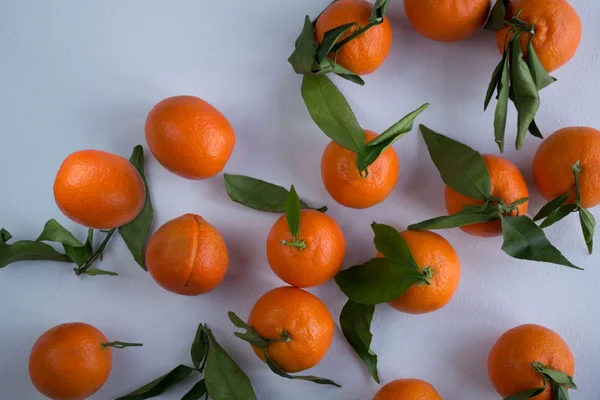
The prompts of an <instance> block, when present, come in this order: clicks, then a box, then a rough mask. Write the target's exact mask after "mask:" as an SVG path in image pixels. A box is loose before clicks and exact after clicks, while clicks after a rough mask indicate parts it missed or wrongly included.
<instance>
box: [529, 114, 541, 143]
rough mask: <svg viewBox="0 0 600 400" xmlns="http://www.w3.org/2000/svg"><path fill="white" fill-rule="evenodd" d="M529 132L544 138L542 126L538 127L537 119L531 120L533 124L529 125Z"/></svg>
mask: <svg viewBox="0 0 600 400" xmlns="http://www.w3.org/2000/svg"><path fill="white" fill-rule="evenodd" d="M529 133H531V134H532V135H533V136H535V137H536V138H538V139H543V138H544V135H542V132H541V131H540V128H538V126H537V123H536V122H535V119H534V120H533V121H531V124H530V125H529Z"/></svg>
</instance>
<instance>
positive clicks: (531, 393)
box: [504, 386, 546, 400]
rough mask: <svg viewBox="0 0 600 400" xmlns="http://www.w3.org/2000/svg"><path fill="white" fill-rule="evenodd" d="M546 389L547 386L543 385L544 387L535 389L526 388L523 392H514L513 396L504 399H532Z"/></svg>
mask: <svg viewBox="0 0 600 400" xmlns="http://www.w3.org/2000/svg"><path fill="white" fill-rule="evenodd" d="M545 390H546V386H542V387H539V388H535V389H526V390H523V391H522V392H519V393H517V394H514V395H512V396H509V397H506V398H505V399H504V400H527V399H532V398H534V397H535V396H537V395H539V394H542V393H544V391H545Z"/></svg>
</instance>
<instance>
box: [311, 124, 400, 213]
mask: <svg viewBox="0 0 600 400" xmlns="http://www.w3.org/2000/svg"><path fill="white" fill-rule="evenodd" d="M376 137H377V134H376V133H375V132H372V131H369V130H365V140H366V143H368V142H370V141H372V140H373V139H375V138H376ZM399 174H400V161H399V160H398V155H397V154H396V150H394V148H393V147H388V148H387V149H385V150H384V151H383V152H382V153H381V155H380V156H379V157H378V158H377V160H375V162H374V163H373V164H371V165H370V166H369V167H368V175H367V176H366V177H365V176H364V175H363V174H362V173H361V172H360V171H359V169H358V167H357V163H356V152H353V151H351V150H349V149H347V148H345V147H342V146H341V145H339V144H338V143H336V142H335V141H332V142H331V143H329V145H327V147H326V148H325V151H324V152H323V157H322V158H321V178H322V179H323V184H324V185H325V189H327V192H329V194H330V195H331V197H333V199H334V200H335V201H337V202H338V203H340V204H341V205H344V206H346V207H350V208H358V209H360V208H368V207H372V206H374V205H376V204H379V203H381V202H382V201H383V200H385V199H386V198H387V197H388V196H389V195H390V194H391V193H392V191H393V190H394V187H395V186H396V183H397V182H398V176H399Z"/></svg>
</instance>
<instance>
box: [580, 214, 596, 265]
mask: <svg viewBox="0 0 600 400" xmlns="http://www.w3.org/2000/svg"><path fill="white" fill-rule="evenodd" d="M579 221H580V222H581V230H582V231H583V238H584V239H585V244H586V245H587V248H588V252H589V253H590V254H592V251H593V250H594V231H595V230H596V219H595V218H594V216H593V215H592V213H590V212H589V211H588V210H587V209H585V208H583V207H581V208H580V209H579Z"/></svg>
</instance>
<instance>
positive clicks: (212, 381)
mask: <svg viewBox="0 0 600 400" xmlns="http://www.w3.org/2000/svg"><path fill="white" fill-rule="evenodd" d="M204 333H205V334H206V336H207V337H208V354H207V355H206V367H205V369H204V380H205V382H206V389H207V392H208V395H209V396H210V397H211V398H213V399H236V400H237V399H239V400H256V394H255V393H254V389H253V388H252V383H250V379H248V376H247V375H246V374H245V373H244V371H242V370H241V369H240V367H238V365H237V364H236V363H235V361H234V360H233V359H232V358H231V356H230V355H229V354H227V352H226V351H225V350H224V349H223V347H221V345H220V344H219V343H218V342H217V340H216V339H215V337H214V336H213V334H212V331H211V330H210V329H209V328H208V327H207V326H206V325H204Z"/></svg>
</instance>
